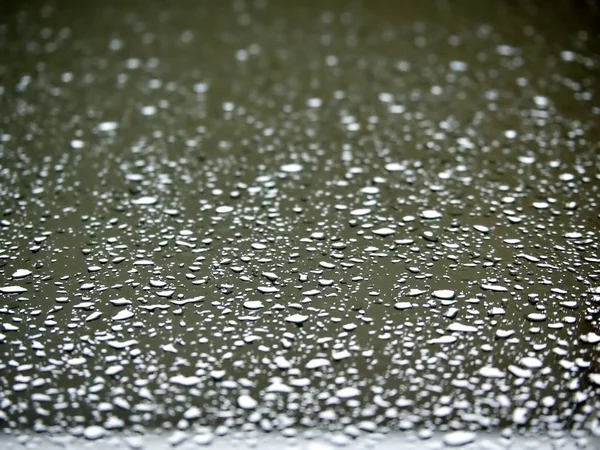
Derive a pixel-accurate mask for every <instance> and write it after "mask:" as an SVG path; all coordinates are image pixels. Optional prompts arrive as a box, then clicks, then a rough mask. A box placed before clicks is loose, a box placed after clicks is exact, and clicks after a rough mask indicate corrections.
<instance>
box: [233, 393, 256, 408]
mask: <svg viewBox="0 0 600 450" xmlns="http://www.w3.org/2000/svg"><path fill="white" fill-rule="evenodd" d="M237 402H238V405H239V407H240V408H242V409H254V408H256V407H257V406H258V402H257V401H256V400H254V399H253V398H252V397H250V396H249V395H240V396H239V397H238V400H237Z"/></svg>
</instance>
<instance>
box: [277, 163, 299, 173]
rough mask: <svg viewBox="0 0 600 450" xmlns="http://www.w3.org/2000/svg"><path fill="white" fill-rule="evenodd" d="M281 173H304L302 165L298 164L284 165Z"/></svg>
mask: <svg viewBox="0 0 600 450" xmlns="http://www.w3.org/2000/svg"><path fill="white" fill-rule="evenodd" d="M281 171H282V172H286V173H296V172H300V171H302V165H300V164H297V163H290V164H284V165H283V166H281Z"/></svg>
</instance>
